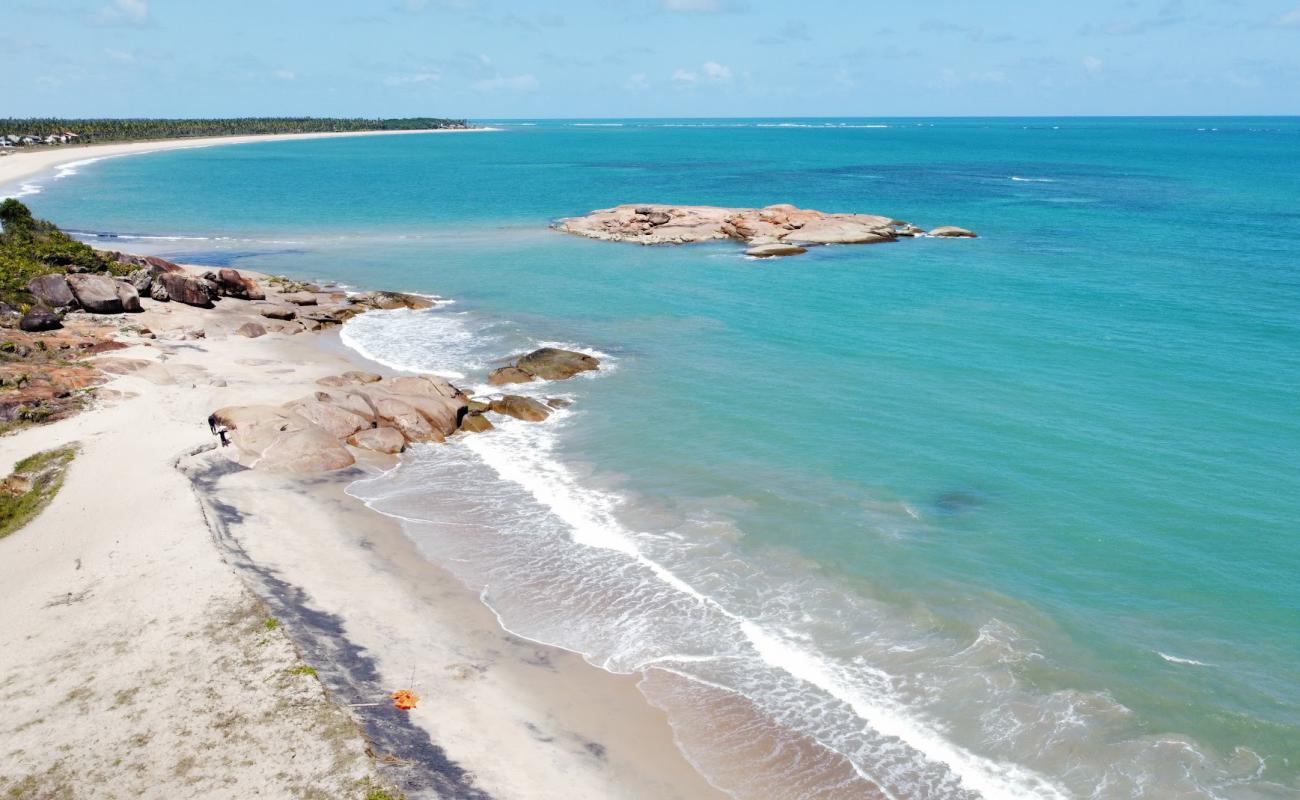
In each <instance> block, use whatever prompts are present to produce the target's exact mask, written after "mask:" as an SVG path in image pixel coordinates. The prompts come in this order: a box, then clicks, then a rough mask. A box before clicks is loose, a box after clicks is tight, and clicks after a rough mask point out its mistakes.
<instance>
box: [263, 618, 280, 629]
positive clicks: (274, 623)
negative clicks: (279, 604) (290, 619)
mask: <svg viewBox="0 0 1300 800" xmlns="http://www.w3.org/2000/svg"><path fill="white" fill-rule="evenodd" d="M262 627H263V628H265V629H266V630H268V631H273V630H275V629H276V628H278V627H280V620H278V619H276V618H275V617H267V618H266V621H265V622H263V623H262Z"/></svg>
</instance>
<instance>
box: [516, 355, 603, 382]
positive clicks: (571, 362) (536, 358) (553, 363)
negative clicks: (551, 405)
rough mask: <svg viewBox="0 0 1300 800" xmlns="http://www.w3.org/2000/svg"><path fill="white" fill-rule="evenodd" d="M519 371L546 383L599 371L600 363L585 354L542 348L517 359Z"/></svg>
mask: <svg viewBox="0 0 1300 800" xmlns="http://www.w3.org/2000/svg"><path fill="white" fill-rule="evenodd" d="M516 366H517V367H519V369H521V370H523V371H524V372H527V373H528V374H530V375H535V376H537V377H538V378H542V379H545V380H548V381H558V380H564V379H565V378H572V377H573V376H574V375H577V374H578V373H579V372H586V371H587V370H593V369H599V368H600V361H598V360H597V359H595V358H593V357H591V356H589V355H587V354H586V353H576V352H574V351H572V350H561V349H559V348H556V347H543V348H541V349H540V350H534V351H533V352H531V353H529V354H528V355H526V356H524V357H522V358H520V359H519V363H518V364H516Z"/></svg>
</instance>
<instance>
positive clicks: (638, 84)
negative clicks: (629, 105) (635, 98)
mask: <svg viewBox="0 0 1300 800" xmlns="http://www.w3.org/2000/svg"><path fill="white" fill-rule="evenodd" d="M623 88H624V89H631V90H633V91H636V92H642V91H645V90H646V89H649V88H650V77H649V76H648V75H646V74H645V73H644V72H637V73H635V74H633V75H628V76H627V81H626V82H625V83H624V84H623Z"/></svg>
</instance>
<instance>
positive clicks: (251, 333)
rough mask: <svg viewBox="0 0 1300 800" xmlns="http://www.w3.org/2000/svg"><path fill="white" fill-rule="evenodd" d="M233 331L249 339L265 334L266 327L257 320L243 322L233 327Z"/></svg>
mask: <svg viewBox="0 0 1300 800" xmlns="http://www.w3.org/2000/svg"><path fill="white" fill-rule="evenodd" d="M235 333H237V334H239V335H240V336H247V337H248V338H250V339H256V338H257V337H259V336H265V335H266V327H265V326H263V325H262V324H261V323H257V322H245V323H244V324H243V325H240V326H239V327H238V328H235Z"/></svg>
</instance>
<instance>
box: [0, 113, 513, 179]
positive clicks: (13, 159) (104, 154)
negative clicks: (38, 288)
mask: <svg viewBox="0 0 1300 800" xmlns="http://www.w3.org/2000/svg"><path fill="white" fill-rule="evenodd" d="M491 130H496V129H494V128H463V129H462V128H447V129H443V130H427V131H357V132H346V133H286V134H267V135H262V136H209V137H205V138H201V139H160V140H157V141H151V142H121V143H115V144H91V145H63V146H61V147H51V148H43V147H42V148H33V149H26V148H15V149H13V150H11V151H9V154H8V155H3V156H0V189H3V188H6V187H8V186H9V184H16V183H18V182H19V181H22V180H26V179H27V178H30V177H33V176H35V175H41V174H44V173H46V172H50V171H51V170H53V169H54V168H56V167H58V166H60V165H62V164H68V163H71V162H73V161H83V160H85V159H91V158H116V157H119V156H130V155H139V154H141V153H155V152H158V151H160V150H185V149H188V148H194V147H213V146H215V145H226V144H250V143H254V142H271V141H294V140H298V139H337V138H340V137H350V136H402V135H412V136H413V135H416V134H426V133H480V132H484V131H491Z"/></svg>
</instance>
